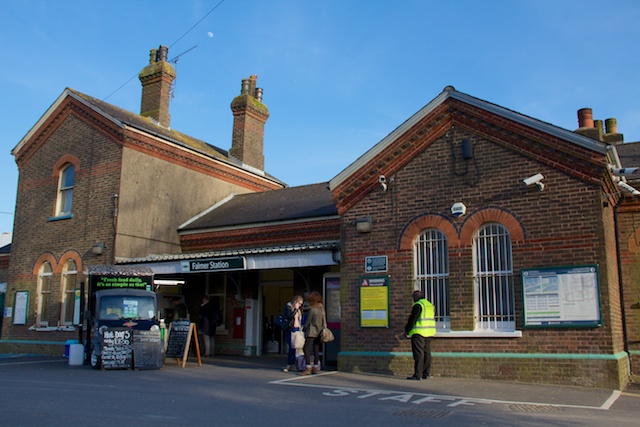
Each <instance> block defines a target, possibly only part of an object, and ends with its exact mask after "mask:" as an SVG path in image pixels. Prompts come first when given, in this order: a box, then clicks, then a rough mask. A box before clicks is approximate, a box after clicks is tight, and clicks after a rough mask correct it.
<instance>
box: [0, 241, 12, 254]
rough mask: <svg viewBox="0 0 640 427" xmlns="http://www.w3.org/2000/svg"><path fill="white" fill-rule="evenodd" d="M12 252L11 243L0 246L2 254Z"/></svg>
mask: <svg viewBox="0 0 640 427" xmlns="http://www.w3.org/2000/svg"><path fill="white" fill-rule="evenodd" d="M10 253H11V243H9V244H8V245H4V246H3V247H1V248H0V255H2V254H10Z"/></svg>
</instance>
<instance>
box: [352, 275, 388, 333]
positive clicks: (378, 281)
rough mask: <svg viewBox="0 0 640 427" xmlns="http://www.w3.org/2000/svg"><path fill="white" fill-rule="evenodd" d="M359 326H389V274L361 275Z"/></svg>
mask: <svg viewBox="0 0 640 427" xmlns="http://www.w3.org/2000/svg"><path fill="white" fill-rule="evenodd" d="M359 281H360V327H362V328H367V327H373V328H376V327H377V328H388V327H389V276H376V277H361V278H360V279H359Z"/></svg>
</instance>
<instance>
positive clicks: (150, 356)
mask: <svg viewBox="0 0 640 427" xmlns="http://www.w3.org/2000/svg"><path fill="white" fill-rule="evenodd" d="M162 345H163V343H162V338H161V337H160V331H133V367H134V368H136V369H160V368H162V365H163V363H162Z"/></svg>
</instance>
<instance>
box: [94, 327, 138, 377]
mask: <svg viewBox="0 0 640 427" xmlns="http://www.w3.org/2000/svg"><path fill="white" fill-rule="evenodd" d="M132 343H133V331H132V330H131V329H129V328H107V329H106V330H105V331H104V332H103V334H102V356H101V357H102V367H103V368H104V369H130V368H131V361H132V357H131V356H132V350H133V347H132Z"/></svg>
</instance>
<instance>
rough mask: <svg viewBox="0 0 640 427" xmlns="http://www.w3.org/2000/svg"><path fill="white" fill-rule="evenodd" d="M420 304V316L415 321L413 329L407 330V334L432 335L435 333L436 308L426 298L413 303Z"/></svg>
mask: <svg viewBox="0 0 640 427" xmlns="http://www.w3.org/2000/svg"><path fill="white" fill-rule="evenodd" d="M415 304H420V307H421V308H422V310H420V318H419V319H418V321H417V322H416V324H415V326H414V327H413V329H411V330H410V331H409V336H412V335H415V334H417V335H422V336H423V337H432V336H434V335H435V334H436V319H435V315H436V309H435V307H434V306H433V304H431V303H430V302H429V301H427V300H426V299H421V300H418V301H416V302H415V303H414V305H415Z"/></svg>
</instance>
